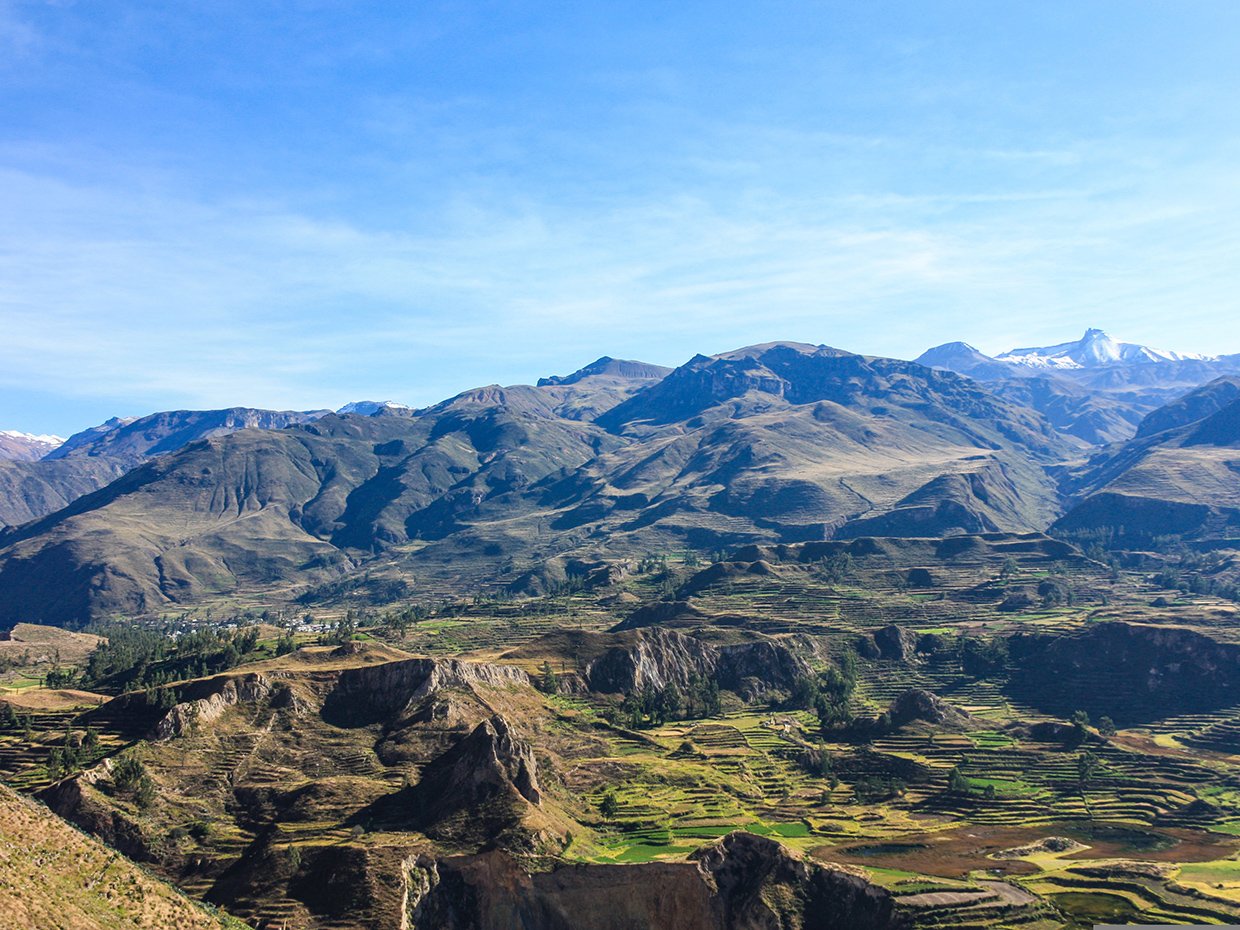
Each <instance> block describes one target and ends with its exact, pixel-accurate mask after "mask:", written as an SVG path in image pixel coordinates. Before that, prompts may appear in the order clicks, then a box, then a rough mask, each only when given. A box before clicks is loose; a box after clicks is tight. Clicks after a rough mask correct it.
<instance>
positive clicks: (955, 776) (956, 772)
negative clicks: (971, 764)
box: [947, 766, 972, 795]
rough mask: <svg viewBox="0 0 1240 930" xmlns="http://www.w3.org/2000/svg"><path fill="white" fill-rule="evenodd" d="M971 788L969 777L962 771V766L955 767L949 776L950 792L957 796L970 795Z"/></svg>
mask: <svg viewBox="0 0 1240 930" xmlns="http://www.w3.org/2000/svg"><path fill="white" fill-rule="evenodd" d="M971 787H972V786H971V785H970V783H969V779H968V777H967V776H966V775H965V774H964V772H962V771H960V766H955V767H954V768H953V769H952V771H951V774H950V775H948V776H947V790H948V792H949V793H950V794H955V795H966V794H969V793H970V789H971Z"/></svg>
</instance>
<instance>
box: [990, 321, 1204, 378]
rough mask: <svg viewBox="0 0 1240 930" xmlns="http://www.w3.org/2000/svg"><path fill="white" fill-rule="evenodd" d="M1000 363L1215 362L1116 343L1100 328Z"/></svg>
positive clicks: (1060, 366) (999, 358)
mask: <svg viewBox="0 0 1240 930" xmlns="http://www.w3.org/2000/svg"><path fill="white" fill-rule="evenodd" d="M995 359H996V360H997V361H1000V362H1008V363H1010V364H1014V365H1025V366H1028V367H1030V368H1050V369H1065V368H1103V367H1105V366H1107V365H1140V364H1147V363H1155V362H1183V361H1188V360H1190V359H1193V360H1197V361H1213V359H1212V358H1211V357H1210V356H1207V355H1198V354H1195V353H1191V352H1173V351H1171V350H1169V349H1152V348H1150V347H1149V346H1143V345H1138V344H1137V343H1134V342H1116V341H1115V340H1114V339H1112V338H1111V337H1110V336H1108V335H1107V334H1106V333H1104V332H1103V331H1102V330H1100V329H1089V330H1086V331H1085V335H1084V336H1082V337H1081V338H1080V339H1078V340H1077V341H1075V342H1064V343H1061V344H1059V345H1056V346H1043V347H1040V348H1030V349H1012V350H1011V351H1010V352H1003V353H1001V354H1000V355H996V356H995Z"/></svg>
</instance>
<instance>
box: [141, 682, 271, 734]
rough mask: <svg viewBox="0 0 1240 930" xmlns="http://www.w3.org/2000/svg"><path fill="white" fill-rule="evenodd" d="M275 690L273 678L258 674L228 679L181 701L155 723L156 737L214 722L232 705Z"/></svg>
mask: <svg viewBox="0 0 1240 930" xmlns="http://www.w3.org/2000/svg"><path fill="white" fill-rule="evenodd" d="M213 681H218V679H213ZM271 690H272V688H271V682H270V681H268V680H267V679H266V678H265V677H264V676H262V675H258V674H250V675H239V676H237V677H235V678H227V679H224V680H223V682H222V684H221V685H220V687H219V690H217V691H214V692H212V693H211V694H208V695H207V696H205V697H201V698H197V699H194V700H190V701H185V702H183V703H180V704H177V705H176V706H175V707H173V708H172V710H170V711H168V714H167V715H166V716H165V717H164V718H163V719H162V720H160V721H159V723H157V724H156V725H155V738H156V739H161V740H162V739H172V738H173V737H176V736H183V735H185V734H186V733H187V732H189V731H190V730H192V729H193V728H194V727H197V726H205V725H207V724H210V723H212V722H214V721H215V720H216V719H217V718H218V717H219V716H220V714H222V713H224V710H225V709H226V708H228V707H232V706H234V705H236V704H254V703H257V702H259V701H261V700H264V699H265V698H267V697H268V696H269V695H270V694H271Z"/></svg>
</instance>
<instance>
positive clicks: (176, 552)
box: [0, 330, 1240, 625]
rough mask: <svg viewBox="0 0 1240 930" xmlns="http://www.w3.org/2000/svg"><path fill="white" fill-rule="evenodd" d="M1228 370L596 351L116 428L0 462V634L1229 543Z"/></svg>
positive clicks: (1092, 355)
mask: <svg viewBox="0 0 1240 930" xmlns="http://www.w3.org/2000/svg"><path fill="white" fill-rule="evenodd" d="M1237 375H1240V356H1223V357H1216V358H1205V357H1197V356H1188V355H1184V354H1181V353H1174V352H1164V351H1159V350H1153V349H1147V348H1145V347H1141V346H1133V345H1131V344H1127V343H1117V342H1114V341H1113V340H1111V339H1110V338H1109V337H1107V336H1106V335H1105V334H1103V333H1101V332H1099V331H1097V330H1090V331H1088V332H1087V333H1086V334H1085V336H1084V337H1083V338H1082V339H1081V340H1079V341H1077V342H1075V343H1065V344H1063V345H1059V346H1052V347H1047V348H1043V349H1018V350H1013V351H1012V352H1008V353H1004V354H1002V355H999V356H995V357H990V356H986V355H983V354H982V353H980V352H978V351H977V350H976V349H973V348H971V347H969V346H968V345H966V344H964V343H949V344H947V345H943V346H939V347H937V348H935V349H931V350H929V351H927V352H926V353H924V354H923V355H922V356H921V357H920V358H919V359H918V360H917V361H915V362H908V361H900V360H896V359H886V358H875V357H868V356H863V355H857V354H854V353H851V352H847V351H843V350H840V349H834V348H830V347H827V346H812V345H804V344H798V343H769V344H764V345H758V346H751V347H747V348H744V349H739V350H736V351H733V352H727V353H722V354H719V355H714V356H702V355H699V356H695V357H694V358H692V359H690V360H688V361H687V362H686V363H684V364H683V365H680V366H678V367H676V368H675V369H667V368H663V367H660V366H656V365H650V364H646V363H642V362H637V361H626V360H616V359H611V358H606V357H605V358H602V359H599V360H598V361H596V362H594V363H592V364H591V365H588V366H586V367H584V368H582V369H580V370H578V371H576V372H574V373H572V374H570V375H566V376H555V377H547V378H543V379H540V380H539V381H538V382H537V383H536V384H535V385H515V386H507V387H501V386H499V385H489V386H486V387H482V388H477V389H474V390H471V391H466V392H464V393H462V394H459V395H457V396H456V397H453V398H449V399H448V400H445V401H443V402H441V403H439V404H436V405H434V406H431V407H428V408H424V409H420V410H415V409H411V408H409V407H405V406H403V405H400V404H395V403H392V402H384V403H376V402H358V403H355V404H350V405H347V406H346V407H344V408H341V410H340V411H338V412H336V413H331V412H327V411H309V412H289V411H284V412H273V411H261V410H253V409H248V408H233V409H230V410H224V411H173V412H166V413H159V414H153V415H151V416H148V417H143V418H141V419H137V420H114V421H109V423H107V424H103V425H102V426H100V427H96V428H94V429H92V430H87V431H84V432H82V433H79V434H77V435H75V436H73V437H70V439H69V440H67V441H66V442H64V443H63V444H62V445H60V446H59V447H58V448H56V449H54V450H53V451H51V452H50V453H48V454H46V455H45V456H44V457H43V458H42V459H40V460H38V461H5V462H0V520H3V521H4V522H7V523H9V524H10V526H9V527H8V529H6V530H4V531H3V533H2V534H0V547H2V548H0V622H3V623H5V624H11V623H13V622H17V621H19V620H42V621H45V622H53V623H58V624H64V625H77V624H80V623H83V622H85V621H87V620H90V619H93V618H99V617H102V616H108V615H114V614H122V613H123V614H143V613H154V612H160V611H163V610H167V609H170V608H174V607H178V606H180V605H185V604H189V603H193V602H196V601H199V600H201V599H203V598H209V597H213V596H221V595H233V594H236V593H238V592H245V591H254V590H262V591H266V592H274V593H278V594H279V595H280V596H284V597H288V598H294V597H301V598H303V599H304V598H307V597H311V598H312V597H313V596H314V595H315V592H316V591H318V590H322V589H324V588H330V587H331V586H333V585H336V586H338V585H339V584H341V583H342V582H347V583H348V584H349V585H352V586H354V587H355V589H356V590H357V591H358V592H359V593H362V594H366V593H367V592H369V593H370V594H371V595H372V596H374V597H381V592H382V591H383V590H385V589H386V588H385V586H389V585H393V584H408V583H409V580H410V579H413V583H414V584H415V585H416V586H417V587H418V588H419V589H422V590H425V591H427V592H435V591H450V590H457V591H459V590H462V589H470V588H477V587H478V586H482V585H492V586H494V585H499V586H506V587H511V588H514V589H521V588H522V587H523V586H535V587H537V586H538V585H540V584H544V583H547V579H548V578H551V577H553V576H556V575H557V573H559V574H560V575H562V573H563V571H564V566H565V565H566V564H570V563H571V564H575V565H583V564H599V563H606V562H609V561H611V562H614V561H616V560H623V559H625V558H629V557H633V556H637V555H641V554H643V553H645V552H650V551H667V550H669V549H686V548H687V549H696V550H701V551H710V550H715V549H719V548H727V547H732V546H738V545H743V544H746V543H762V542H796V541H806V540H820V539H829V538H857V537H864V536H905V537H908V536H936V537H937V536H948V535H957V534H979V533H994V532H1031V531H1045V530H1047V529H1048V528H1051V529H1053V531H1055V532H1059V533H1067V534H1091V533H1094V534H1097V533H1105V532H1110V533H1115V532H1131V533H1137V532H1153V531H1154V530H1155V529H1158V530H1159V531H1160V532H1167V533H1177V534H1179V535H1182V536H1184V537H1186V538H1189V539H1193V538H1205V537H1228V536H1234V535H1237V528H1238V526H1240V451H1237V450H1238V449H1240V437H1238V436H1237V434H1236V422H1237V418H1238V416H1240V400H1238V399H1237V396H1238V394H1240V378H1238V377H1236V376H1237Z"/></svg>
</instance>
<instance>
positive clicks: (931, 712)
mask: <svg viewBox="0 0 1240 930" xmlns="http://www.w3.org/2000/svg"><path fill="white" fill-rule="evenodd" d="M887 716H888V717H889V718H890V720H891V725H892V726H894V727H902V726H906V725H907V724H910V723H913V722H915V721H922V722H924V723H930V724H934V725H935V726H938V727H944V728H948V729H964V728H966V727H967V726H969V724H970V723H972V722H973V718H972V716H971V715H970V714H969V713H967V712H966V711H963V710H959V709H957V708H955V707H953V706H952V705H951V704H948V703H947V702H946V701H945V700H943V699H942V698H941V697H939V696H938V695H937V694H934V693H933V692H930V691H926V690H924V689H922V688H912V689H910V690H908V691H905V692H904V693H903V694H901V695H900V696H899V697H897V698H896V699H895V700H894V701H892V702H891V706H890V707H889V708H888V709H887Z"/></svg>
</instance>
